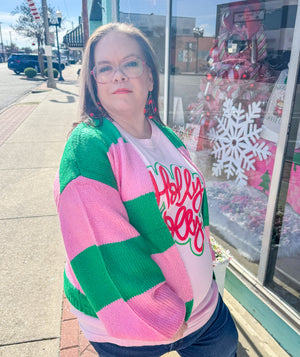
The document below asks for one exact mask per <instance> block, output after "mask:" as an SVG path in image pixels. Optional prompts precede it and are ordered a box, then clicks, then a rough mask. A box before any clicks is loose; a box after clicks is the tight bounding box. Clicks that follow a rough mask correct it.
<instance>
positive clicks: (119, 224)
mask: <svg viewBox="0 0 300 357" xmlns="http://www.w3.org/2000/svg"><path fill="white" fill-rule="evenodd" d="M58 212H59V218H60V223H61V231H62V235H63V237H64V243H65V247H66V251H67V254H68V258H69V259H70V261H71V260H72V259H73V258H74V257H75V256H77V255H78V254H79V253H81V252H82V251H84V250H85V249H87V248H89V247H90V246H93V245H97V246H99V245H101V244H107V243H115V242H121V241H124V240H127V239H129V238H132V237H136V236H138V235H139V233H138V232H137V231H136V230H135V229H134V228H133V226H131V225H130V224H129V222H128V216H127V212H126V210H125V207H124V205H123V203H122V201H121V198H120V195H119V192H118V191H116V190H115V189H113V188H111V187H110V186H108V185H105V184H103V183H101V182H98V181H95V180H92V179H88V178H85V177H82V176H80V177H78V178H77V179H75V180H73V181H71V182H70V183H69V184H68V185H67V186H66V188H65V189H64V191H63V192H62V194H61V196H60V199H59V202H58Z"/></svg>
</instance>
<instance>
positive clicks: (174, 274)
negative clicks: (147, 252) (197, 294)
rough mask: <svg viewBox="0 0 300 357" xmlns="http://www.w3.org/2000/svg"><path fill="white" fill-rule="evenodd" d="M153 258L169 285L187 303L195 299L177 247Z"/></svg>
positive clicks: (152, 256) (154, 255)
mask: <svg viewBox="0 0 300 357" xmlns="http://www.w3.org/2000/svg"><path fill="white" fill-rule="evenodd" d="M151 258H152V259H153V260H154V261H155V263H156V264H157V265H158V266H159V267H160V269H161V271H162V273H163V275H164V277H165V279H166V282H167V284H168V285H169V286H170V288H171V289H172V290H173V291H175V293H176V294H177V295H178V296H179V297H180V298H181V299H182V300H183V301H185V302H187V301H190V300H192V299H193V289H192V285H191V282H190V278H189V276H188V273H187V270H186V268H185V266H184V263H183V261H182V259H181V257H180V254H179V252H178V249H177V247H176V246H175V245H173V246H172V247H170V248H169V249H168V250H166V251H165V252H164V253H159V254H153V255H151Z"/></svg>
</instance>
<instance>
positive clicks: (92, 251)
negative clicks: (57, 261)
mask: <svg viewBox="0 0 300 357" xmlns="http://www.w3.org/2000/svg"><path fill="white" fill-rule="evenodd" d="M71 266H72V269H73V271H74V273H75V276H76V278H77V280H78V281H79V282H80V285H81V288H82V290H83V291H84V292H85V294H86V295H87V296H88V299H89V301H90V303H91V305H92V306H93V308H94V310H95V311H99V310H101V309H102V308H103V307H105V306H107V305H108V304H110V303H112V302H113V301H116V300H118V299H120V298H121V295H120V293H119V291H118V290H117V288H116V287H115V285H114V282H113V281H112V280H111V278H110V276H109V273H108V272H107V268H106V266H105V262H104V260H103V258H102V256H101V254H100V251H99V248H98V247H97V246H95V245H93V246H91V247H89V248H87V249H85V250H84V251H83V252H81V253H80V254H78V255H77V256H76V257H75V258H74V259H72V261H71ZM120 275H121V274H120Z"/></svg>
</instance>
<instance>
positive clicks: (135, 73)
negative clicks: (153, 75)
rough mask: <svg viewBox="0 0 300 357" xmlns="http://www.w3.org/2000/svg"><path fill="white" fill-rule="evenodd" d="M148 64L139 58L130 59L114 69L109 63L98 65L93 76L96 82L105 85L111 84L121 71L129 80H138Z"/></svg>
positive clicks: (92, 72) (93, 71)
mask: <svg viewBox="0 0 300 357" xmlns="http://www.w3.org/2000/svg"><path fill="white" fill-rule="evenodd" d="M145 64H146V62H144V61H142V60H141V59H139V58H134V59H128V60H126V61H124V62H122V63H121V64H120V65H119V67H114V66H112V65H111V64H109V63H103V64H98V65H96V66H95V67H94V68H93V70H92V71H91V74H92V75H93V76H94V78H95V80H96V82H98V83H101V84H105V83H108V82H111V81H112V79H113V78H114V75H115V73H116V72H117V71H118V70H119V71H120V72H121V73H123V74H124V75H125V76H126V77H127V78H137V77H139V76H141V75H142V73H143V72H144V67H145Z"/></svg>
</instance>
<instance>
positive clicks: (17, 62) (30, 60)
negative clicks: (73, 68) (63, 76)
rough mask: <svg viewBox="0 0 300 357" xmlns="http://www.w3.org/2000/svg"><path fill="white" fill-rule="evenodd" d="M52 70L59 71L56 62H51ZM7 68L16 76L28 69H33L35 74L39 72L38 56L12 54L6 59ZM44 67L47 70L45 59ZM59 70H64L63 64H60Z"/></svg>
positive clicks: (45, 60)
mask: <svg viewBox="0 0 300 357" xmlns="http://www.w3.org/2000/svg"><path fill="white" fill-rule="evenodd" d="M52 64H53V68H56V69H57V70H59V64H58V62H57V61H56V60H53V61H52ZM7 66H8V68H9V69H11V70H12V71H14V72H15V73H16V74H20V73H21V72H24V70H25V69H26V68H28V67H32V68H35V69H36V70H37V72H40V66H39V61H38V55H27V54H23V53H22V54H12V55H10V56H9V57H8V61H7ZM44 66H45V68H47V59H46V57H44ZM60 68H61V70H63V69H64V68H65V65H64V64H63V63H61V64H60Z"/></svg>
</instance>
